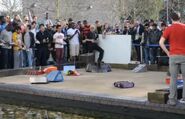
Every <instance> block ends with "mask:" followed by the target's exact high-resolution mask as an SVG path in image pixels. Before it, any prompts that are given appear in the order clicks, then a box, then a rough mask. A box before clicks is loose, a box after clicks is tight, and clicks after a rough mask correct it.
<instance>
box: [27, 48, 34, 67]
mask: <svg viewBox="0 0 185 119" xmlns="http://www.w3.org/2000/svg"><path fill="white" fill-rule="evenodd" d="M26 55H27V58H26V59H27V65H28V67H32V66H33V58H34V56H33V49H32V48H30V49H29V50H26Z"/></svg>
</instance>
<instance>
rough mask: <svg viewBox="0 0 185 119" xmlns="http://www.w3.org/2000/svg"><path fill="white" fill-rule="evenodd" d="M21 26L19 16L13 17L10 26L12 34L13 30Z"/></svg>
mask: <svg viewBox="0 0 185 119" xmlns="http://www.w3.org/2000/svg"><path fill="white" fill-rule="evenodd" d="M20 24H21V19H20V16H19V15H18V14H16V15H14V19H13V22H12V26H13V28H14V29H13V32H14V31H15V28H16V27H18V26H19V25H20Z"/></svg>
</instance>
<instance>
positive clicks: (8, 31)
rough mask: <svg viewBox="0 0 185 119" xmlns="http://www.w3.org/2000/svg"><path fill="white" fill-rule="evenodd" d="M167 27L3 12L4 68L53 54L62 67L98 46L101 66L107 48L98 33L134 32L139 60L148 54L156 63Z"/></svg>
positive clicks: (42, 61) (41, 61) (0, 43)
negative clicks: (90, 21)
mask: <svg viewBox="0 0 185 119" xmlns="http://www.w3.org/2000/svg"><path fill="white" fill-rule="evenodd" d="M166 27H167V26H166V24H165V23H161V24H160V25H158V24H156V23H155V22H154V21H153V20H145V21H144V22H143V23H139V22H138V21H132V20H125V21H124V23H122V25H119V24H115V25H114V26H110V25H109V24H108V23H105V24H100V22H99V21H95V23H93V24H89V23H88V21H87V20H84V21H78V22H76V23H75V22H74V21H73V19H72V18H69V19H68V20H62V21H60V20H58V21H56V23H53V21H52V20H51V19H49V15H48V13H46V17H45V18H44V19H43V22H40V23H39V22H38V20H37V17H36V16H33V17H32V18H29V17H28V16H24V17H23V19H21V17H20V16H19V15H15V16H14V18H13V20H11V18H10V16H1V17H0V56H1V62H0V68H1V69H11V68H21V67H33V66H46V65H47V64H48V61H49V59H50V58H51V57H52V58H53V59H54V61H56V64H58V68H61V67H60V66H61V64H62V62H67V61H77V60H78V59H79V55H80V53H87V52H92V51H94V50H96V51H98V52H99V58H98V60H97V61H96V62H97V65H98V66H100V63H101V62H102V59H103V55H104V50H103V49H102V48H101V47H99V46H98V44H97V42H96V41H97V39H98V36H99V35H98V34H102V36H103V37H105V36H106V35H108V34H118V35H131V37H132V42H133V48H134V49H135V51H136V56H137V60H138V61H141V59H142V58H144V63H146V64H150V63H151V64H155V63H156V62H157V55H158V54H157V52H158V48H159V47H158V46H159V45H158V44H159V40H160V37H161V35H162V32H163V30H164V29H165V28H166ZM141 46H142V49H143V50H142V52H143V54H144V55H143V56H141V51H140V48H141ZM141 57H142V58H141Z"/></svg>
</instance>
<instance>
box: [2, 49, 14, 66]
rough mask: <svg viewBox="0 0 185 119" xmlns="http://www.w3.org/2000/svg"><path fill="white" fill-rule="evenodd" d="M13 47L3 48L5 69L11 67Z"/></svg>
mask: <svg viewBox="0 0 185 119" xmlns="http://www.w3.org/2000/svg"><path fill="white" fill-rule="evenodd" d="M11 53H12V52H11V49H7V48H2V63H3V67H2V68H4V69H10V68H11V62H12V54H11Z"/></svg>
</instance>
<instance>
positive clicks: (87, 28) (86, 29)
mask: <svg viewBox="0 0 185 119" xmlns="http://www.w3.org/2000/svg"><path fill="white" fill-rule="evenodd" d="M89 32H90V25H89V24H88V22H87V20H84V21H83V30H82V34H83V40H85V39H86V38H87V34H88V33H89ZM83 49H84V51H83V52H85V53H87V52H88V48H87V44H86V42H84V43H83Z"/></svg>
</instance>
